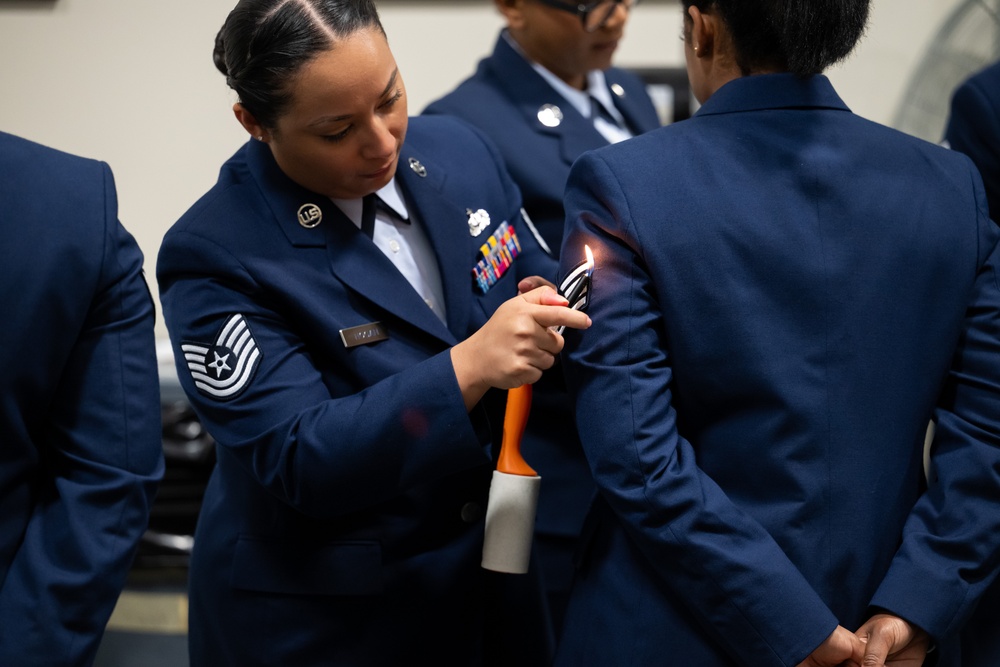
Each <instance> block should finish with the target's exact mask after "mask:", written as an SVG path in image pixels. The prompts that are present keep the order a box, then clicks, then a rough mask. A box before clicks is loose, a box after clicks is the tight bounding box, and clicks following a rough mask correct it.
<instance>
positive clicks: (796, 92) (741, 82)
mask: <svg viewBox="0 0 1000 667" xmlns="http://www.w3.org/2000/svg"><path fill="white" fill-rule="evenodd" d="M791 108H799V109H816V108H827V109H836V110H839V111H850V109H849V108H848V107H847V105H846V104H844V101H843V100H841V99H840V96H839V95H837V92H836V91H835V90H834V89H833V85H832V84H831V83H830V80H829V79H827V78H826V77H825V76H824V75H822V74H816V75H814V76H810V77H805V78H802V77H798V76H795V75H794V74H755V75H753V76H745V77H741V78H739V79H734V80H732V81H730V82H729V83H727V84H725V85H724V86H722V87H721V88H719V89H718V90H717V91H715V93H714V94H713V95H712V96H711V97H710V98H708V100H707V101H706V102H705V104H704V105H702V107H701V108H700V109H698V111H697V113H696V114H695V115H696V116H710V115H714V114H724V113H734V112H739V111H762V110H765V109H791Z"/></svg>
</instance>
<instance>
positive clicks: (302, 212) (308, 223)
mask: <svg viewBox="0 0 1000 667" xmlns="http://www.w3.org/2000/svg"><path fill="white" fill-rule="evenodd" d="M298 216H299V224H300V225H302V226H303V227H305V228H306V229H312V228H313V227H315V226H316V225H318V224H319V223H321V222H323V210H322V209H321V208H320V207H319V206H316V204H303V205H302V206H299V213H298Z"/></svg>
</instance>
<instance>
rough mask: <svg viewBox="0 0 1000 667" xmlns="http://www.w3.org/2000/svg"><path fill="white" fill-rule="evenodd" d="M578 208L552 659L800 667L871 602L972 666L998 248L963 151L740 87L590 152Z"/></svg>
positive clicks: (764, 79) (997, 439) (572, 187)
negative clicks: (565, 508) (584, 473)
mask: <svg viewBox="0 0 1000 667" xmlns="http://www.w3.org/2000/svg"><path fill="white" fill-rule="evenodd" d="M567 217H568V231H567V237H566V242H565V244H564V246H563V257H564V258H571V257H576V256H578V254H579V253H580V252H581V250H582V246H583V244H584V243H587V244H590V246H591V248H593V250H594V254H595V259H596V270H595V271H594V274H593V282H592V285H591V300H590V305H589V311H588V312H589V315H590V316H591V318H592V319H593V326H592V327H591V328H590V329H588V330H587V331H586V332H584V333H582V334H579V333H577V332H568V333H567V335H566V351H565V352H564V354H563V364H564V367H565V371H566V374H567V376H568V385H569V386H570V388H571V389H574V390H575V393H576V397H577V399H578V402H579V404H578V412H577V415H578V422H579V427H580V433H581V435H582V440H583V447H584V450H585V452H586V455H587V459H588V461H589V463H590V466H591V468H592V470H593V472H594V475H595V477H596V480H597V484H598V487H599V498H598V500H597V501H596V502H595V506H594V509H593V511H592V512H591V514H590V515H589V516H588V524H587V526H585V539H587V540H588V541H587V547H586V550H585V553H584V554H583V558H582V562H581V566H580V570H579V572H578V575H579V578H578V580H577V583H576V585H575V587H574V591H573V596H572V599H571V602H570V608H569V611H568V615H567V619H566V624H565V626H564V627H565V633H564V635H563V637H562V644H561V646H560V654H559V656H558V657H557V664H558V665H581V664H590V665H653V664H676V665H699V667H712V666H720V667H721V666H731V665H744V666H755V667H765V666H768V667H769V666H772V665H773V666H778V665H781V666H794V665H796V664H798V663H799V662H800V661H801V660H803V659H804V658H805V657H806V656H807V655H808V654H809V653H810V652H811V651H812V650H813V649H814V648H815V647H816V646H818V645H819V644H820V643H821V642H822V641H823V640H824V639H826V637H827V636H828V635H829V634H830V633H831V632H832V631H833V629H834V628H835V626H836V625H837V624H838V623H840V624H841V625H843V626H845V627H847V628H849V629H851V630H854V629H856V628H857V627H858V626H860V624H861V623H862V622H863V621H864V620H865V619H866V618H867V617H868V615H869V613H870V609H871V608H873V607H882V608H885V609H887V610H889V611H891V612H893V613H895V614H897V615H899V616H902V617H903V618H906V619H908V620H910V621H912V622H913V623H916V624H917V625H918V626H920V627H922V628H924V629H926V630H927V631H928V632H929V633H930V634H931V636H932V637H933V640H934V642H935V643H936V644H937V650H938V652H939V657H940V658H941V659H942V660H945V661H951V662H946V664H960V663H956V662H955V660H956V658H955V656H956V652H957V651H958V650H959V648H958V647H957V646H956V643H957V642H958V635H959V630H960V629H961V628H962V626H963V624H964V623H965V621H966V619H967V618H968V617H969V615H970V613H971V612H972V611H973V609H974V607H975V605H976V602H977V600H978V599H979V598H980V596H981V595H982V594H983V591H984V590H985V589H986V588H987V587H988V586H989V584H990V582H991V581H993V580H994V578H995V576H996V572H997V567H998V556H1000V550H998V545H1000V511H998V509H1000V282H998V269H1000V249H998V245H997V244H998V236H1000V233H998V229H997V227H996V225H994V224H993V223H992V222H991V221H990V220H989V218H988V216H987V210H986V199H985V196H984V192H983V187H982V183H981V181H980V179H979V175H978V174H977V172H976V171H975V169H974V168H973V166H972V164H971V162H970V161H969V160H968V158H966V157H965V156H964V155H960V154H958V153H955V152H952V151H946V150H944V149H942V148H941V147H939V146H935V145H933V144H929V143H926V142H923V141H920V140H917V139H914V138H912V137H909V136H906V135H903V134H901V133H898V132H896V131H894V130H890V129H888V128H885V127H882V126H880V125H877V124H875V123H871V122H869V121H866V120H864V119H862V118H859V117H857V116H855V115H853V114H852V113H851V112H850V111H849V110H848V109H847V108H846V107H845V105H844V104H843V102H842V101H841V100H840V99H839V97H838V96H837V94H836V93H835V92H834V90H833V88H832V87H831V85H830V83H829V81H828V80H827V79H826V78H825V77H823V76H815V77H811V78H807V79H799V78H796V77H794V76H792V75H784V74H774V75H759V76H751V77H745V78H741V79H737V80H734V81H732V82H730V83H727V84H726V85H724V86H723V87H722V88H721V89H719V90H718V91H716V92H715V94H713V95H712V97H711V98H710V99H709V100H708V101H707V102H706V103H705V105H704V106H703V107H702V108H701V109H700V110H699V111H698V113H697V114H696V115H695V116H694V117H693V118H692V119H690V120H688V121H683V122H680V123H676V124H674V125H672V126H670V127H667V128H663V129H661V130H657V131H655V132H652V133H649V134H647V135H645V136H643V137H638V138H636V139H633V140H631V141H628V142H625V143H623V144H620V145H617V146H612V147H609V148H607V149H601V150H598V151H595V152H593V153H589V154H587V155H586V156H584V157H583V158H581V160H580V161H579V162H578V163H577V165H576V166H575V167H574V169H573V173H572V174H571V176H570V181H569V185H568V189H567ZM573 263H574V262H573V261H571V260H564V265H563V267H562V268H561V271H563V272H567V271H568V270H569V267H570V266H572V264H573ZM932 418H933V419H934V420H936V422H937V429H936V438H935V441H934V446H933V449H932V455H931V463H930V474H931V476H930V483H929V485H928V484H927V483H926V481H925V472H924V467H923V465H922V452H923V443H924V437H925V432H926V429H927V426H928V422H929V420H931V419H932ZM664 656H669V657H668V658H665V657H664ZM992 660H993V661H992V663H991V664H1000V656H997V655H994V656H993V659H992Z"/></svg>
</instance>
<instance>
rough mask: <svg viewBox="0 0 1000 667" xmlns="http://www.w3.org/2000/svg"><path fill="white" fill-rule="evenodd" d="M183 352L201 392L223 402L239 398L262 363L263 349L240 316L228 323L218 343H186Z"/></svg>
mask: <svg viewBox="0 0 1000 667" xmlns="http://www.w3.org/2000/svg"><path fill="white" fill-rule="evenodd" d="M181 352H183V353H184V361H185V363H186V364H187V367H188V370H189V371H190V372H191V379H193V380H194V386H195V387H197V388H198V391H200V392H201V393H202V394H205V395H206V396H209V397H211V398H215V399H218V400H222V401H226V400H229V399H231V398H235V397H236V396H239V395H240V393H242V392H243V390H244V389H246V388H247V386H248V385H249V384H250V380H252V379H253V376H254V374H255V373H256V372H257V366H258V365H259V363H260V348H258V347H257V341H256V340H254V337H253V334H252V333H251V332H250V327H249V325H248V324H247V321H246V319H245V318H244V317H243V316H242V315H240V314H236V315H232V316H231V317H229V319H227V320H226V322H225V324H223V325H222V329H221V330H220V331H219V335H218V336H216V338H215V342H213V343H183V344H182V345H181Z"/></svg>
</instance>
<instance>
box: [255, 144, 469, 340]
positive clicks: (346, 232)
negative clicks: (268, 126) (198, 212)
mask: <svg viewBox="0 0 1000 667" xmlns="http://www.w3.org/2000/svg"><path fill="white" fill-rule="evenodd" d="M258 144H259V145H258ZM248 162H249V163H250V165H251V169H252V171H253V172H254V173H255V176H256V178H257V179H258V182H259V183H260V185H261V190H262V192H263V194H264V197H265V199H267V201H268V204H269V206H270V207H271V210H272V212H273V213H274V215H275V218H276V220H277V222H278V224H279V225H280V226H281V228H282V230H283V231H284V232H285V235H286V236H287V237H288V240H289V241H290V242H291V244H292V245H293V246H296V247H322V246H324V245H325V246H326V248H327V254H328V256H329V260H330V269H331V271H332V272H333V274H334V275H335V276H336V277H337V278H338V279H339V280H340V281H341V282H343V283H344V284H345V285H346V286H347V287H348V288H349V289H351V290H353V291H355V292H357V293H358V294H360V295H361V296H363V297H364V298H366V299H368V300H369V301H371V302H372V303H374V304H376V305H377V306H378V307H380V308H382V309H384V310H386V311H388V312H390V313H392V314H393V315H395V316H396V317H398V318H400V319H401V320H404V321H406V322H408V323H409V324H412V325H413V326H415V327H417V328H419V329H421V330H423V331H425V332H427V333H428V334H431V335H433V336H435V337H437V338H438V339H440V340H441V341H443V342H444V343H446V344H448V345H453V344H455V342H456V341H455V337H454V336H452V334H451V332H450V331H448V328H447V327H446V326H445V325H444V323H442V322H441V320H440V319H438V317H437V315H435V314H434V312H433V311H432V310H431V309H430V308H428V307H427V304H426V303H424V301H423V299H421V298H420V295H418V294H417V292H416V291H415V290H414V289H413V287H412V286H411V285H410V283H409V282H408V281H407V280H406V278H404V277H403V275H402V274H401V273H400V272H399V271H398V270H397V269H396V267H395V266H394V265H393V264H392V262H390V261H389V259H388V258H387V257H386V256H385V255H384V254H383V253H382V251H381V250H379V249H378V248H377V247H376V246H375V244H374V243H372V242H371V240H370V239H369V238H368V237H366V236H365V235H364V234H363V233H362V232H361V230H360V229H358V228H357V227H356V226H355V225H354V223H353V222H351V220H350V219H349V218H348V217H347V216H346V215H344V213H343V212H342V211H341V210H340V209H339V208H337V206H336V205H335V204H334V203H333V202H331V201H330V200H329V198H327V197H325V196H323V195H318V194H316V193H314V192H311V191H310V190H306V189H305V188H303V187H301V186H299V185H298V184H296V183H295V182H293V181H292V180H291V179H289V178H288V177H287V176H285V174H284V173H283V172H282V171H281V170H280V169H279V168H278V166H277V164H275V162H274V159H273V158H272V157H271V154H270V150H269V149H268V148H267V147H266V146H264V145H263V144H260V142H255V141H251V142H250V146H249V147H248ZM407 171H409V170H408V169H407ZM310 211H312V212H313V213H312V215H309V212H310ZM316 211H319V213H320V217H319V219H318V222H316V220H317V218H316V214H315V212H316ZM300 216H302V219H304V220H306V221H307V224H312V223H313V222H315V223H316V224H315V225H314V226H312V227H306V226H303V225H302V224H301V221H300ZM442 278H443V279H447V277H446V276H444V275H442ZM448 308H449V312H450V310H451V308H450V303H449V304H448ZM359 324H360V323H359ZM389 328H390V334H391V328H392V327H391V326H390V327H389Z"/></svg>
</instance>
